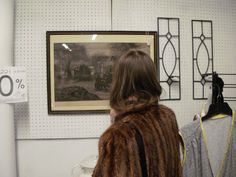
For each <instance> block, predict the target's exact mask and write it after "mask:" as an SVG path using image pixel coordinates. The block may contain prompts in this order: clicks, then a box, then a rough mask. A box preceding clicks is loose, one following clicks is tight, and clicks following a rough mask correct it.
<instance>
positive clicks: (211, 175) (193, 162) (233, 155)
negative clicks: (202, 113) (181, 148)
mask: <svg viewBox="0 0 236 177" xmlns="http://www.w3.org/2000/svg"><path fill="white" fill-rule="evenodd" d="M223 119H228V120H230V123H229V124H228V123H222V122H223V121H222V122H221V121H220V120H207V121H206V122H205V121H204V122H203V127H204V126H205V127H206V128H207V131H206V130H205V133H207V134H206V138H207V140H208V139H209V141H207V146H208V152H207V148H206V147H207V146H206V144H205V143H204V138H203V131H202V128H201V121H200V119H198V120H195V121H194V122H191V123H190V124H188V125H186V126H184V127H183V128H181V129H180V132H181V134H182V137H183V141H184V144H185V148H186V159H185V162H184V164H183V176H184V177H236V120H235V118H234V126H233V127H232V123H231V122H232V117H230V116H227V117H225V118H223ZM208 121H218V122H219V124H220V123H222V124H221V125H218V126H216V125H217V124H216V123H207V122H208ZM218 122H217V123H218ZM211 126H212V130H214V131H215V132H216V131H217V130H216V129H219V130H218V132H217V133H219V135H220V133H222V136H213V135H211V133H212V132H214V131H212V132H211V131H210V129H211ZM231 128H232V129H231ZM204 129H205V128H204ZM230 130H232V132H231V133H232V135H231V139H229V140H230V141H229V142H230V144H228V143H227V140H226V139H225V138H227V137H229V136H228V135H230V133H229V132H230ZM225 135H226V136H225ZM211 138H213V141H212V139H211ZM211 142H214V143H215V144H216V145H211V144H209V143H211ZM214 146H215V147H216V148H218V146H221V147H223V151H222V150H215V149H212V148H214ZM209 147H211V148H209ZM228 147H229V148H228ZM227 148H228V151H227ZM218 149H220V148H218ZM221 149H222V148H221ZM210 150H212V151H213V152H214V153H215V154H214V156H212V155H211V159H210V161H209V157H208V154H212V152H209V151H210ZM225 152H227V154H226V156H225V155H223V154H224V153H225ZM217 153H223V154H220V157H225V160H224V163H223V165H222V164H221V162H215V163H214V160H216V159H219V158H217V157H218V156H217ZM218 155H219V154H218ZM214 157H215V158H214ZM222 159H223V158H222ZM210 162H211V163H210ZM213 164H214V165H215V166H216V165H218V164H219V167H218V168H212V167H214V165H213ZM212 169H214V171H213V170H212Z"/></svg>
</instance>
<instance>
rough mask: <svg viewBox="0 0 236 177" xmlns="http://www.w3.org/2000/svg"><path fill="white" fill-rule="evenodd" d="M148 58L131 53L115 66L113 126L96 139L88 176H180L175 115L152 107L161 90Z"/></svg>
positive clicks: (156, 102)
mask: <svg viewBox="0 0 236 177" xmlns="http://www.w3.org/2000/svg"><path fill="white" fill-rule="evenodd" d="M156 75H157V74H156V68H155V65H154V63H153V61H152V60H151V58H150V57H149V56H148V55H147V54H145V53H144V52H142V51H139V50H131V51H129V52H128V53H126V54H124V55H123V56H122V57H121V58H120V59H119V60H118V62H117V63H116V64H115V69H114V73H113V83H112V89H111V96H110V106H111V113H110V114H111V117H112V118H113V124H112V125H111V126H110V127H109V128H108V129H107V130H106V131H105V132H104V133H103V135H102V136H101V138H100V140H99V157H98V162H97V165H96V167H95V169H94V172H93V177H181V176H182V168H181V163H180V154H179V143H180V138H179V134H178V126H177V121H176V118H175V114H174V112H173V111H172V110H170V109H169V108H167V107H166V106H162V105H159V104H158V100H159V97H160V94H161V86H160V85H159V83H158V80H157V76H156Z"/></svg>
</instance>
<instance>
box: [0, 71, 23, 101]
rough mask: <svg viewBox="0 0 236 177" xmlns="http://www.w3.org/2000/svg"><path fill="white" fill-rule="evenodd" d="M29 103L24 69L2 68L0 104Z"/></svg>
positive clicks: (0, 72) (0, 75) (0, 74)
mask: <svg viewBox="0 0 236 177" xmlns="http://www.w3.org/2000/svg"><path fill="white" fill-rule="evenodd" d="M26 101H27V85H26V70H25V68H23V67H0V103H18V102H26Z"/></svg>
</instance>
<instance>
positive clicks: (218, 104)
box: [202, 72, 233, 121]
mask: <svg viewBox="0 0 236 177" xmlns="http://www.w3.org/2000/svg"><path fill="white" fill-rule="evenodd" d="M223 87H224V81H223V80H222V79H221V78H220V77H219V76H218V74H217V73H216V72H214V73H213V81H212V104H211V105H210V106H209V110H208V112H207V114H206V115H205V116H204V117H202V121H204V120H207V119H209V118H211V117H213V116H215V115H218V114H225V115H229V116H232V114H233V111H232V109H231V108H230V106H229V105H228V103H227V102H224V97H223V94H222V92H223Z"/></svg>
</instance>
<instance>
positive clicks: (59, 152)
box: [17, 139, 98, 177]
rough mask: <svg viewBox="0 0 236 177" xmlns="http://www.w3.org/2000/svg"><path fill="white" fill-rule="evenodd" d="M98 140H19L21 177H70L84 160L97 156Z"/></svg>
mask: <svg viewBox="0 0 236 177" xmlns="http://www.w3.org/2000/svg"><path fill="white" fill-rule="evenodd" d="M97 143H98V140H97V139H84V140H26V141H22V140H19V141H18V142H17V149H18V152H17V153H18V156H17V157H18V161H17V163H18V168H19V177H65V176H66V177H70V175H71V169H72V167H73V166H75V165H76V164H78V163H79V162H80V161H81V160H82V159H84V158H86V157H88V156H90V155H94V154H97Z"/></svg>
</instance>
